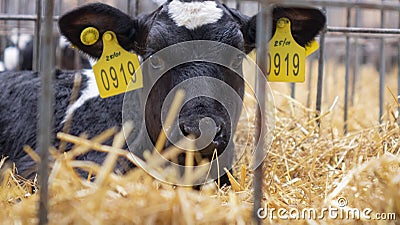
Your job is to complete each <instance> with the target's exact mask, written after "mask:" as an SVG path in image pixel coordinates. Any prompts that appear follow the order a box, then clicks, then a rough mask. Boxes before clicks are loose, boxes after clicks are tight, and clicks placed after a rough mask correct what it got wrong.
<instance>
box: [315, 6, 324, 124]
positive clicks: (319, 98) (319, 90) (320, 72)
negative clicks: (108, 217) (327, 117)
mask: <svg viewBox="0 0 400 225" xmlns="http://www.w3.org/2000/svg"><path fill="white" fill-rule="evenodd" d="M322 10H323V11H324V12H326V9H325V8H323V9H322ZM319 45H320V47H319V59H318V84H317V99H316V103H315V104H316V106H315V110H316V111H317V117H319V115H320V114H321V105H322V86H323V79H324V52H325V33H324V32H323V33H322V34H321V36H320V38H319ZM317 123H318V126H320V121H319V120H318V121H317Z"/></svg>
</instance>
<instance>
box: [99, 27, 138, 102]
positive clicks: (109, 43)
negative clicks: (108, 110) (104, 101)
mask: <svg viewBox="0 0 400 225" xmlns="http://www.w3.org/2000/svg"><path fill="white" fill-rule="evenodd" d="M93 72H94V75H95V77H96V83H97V87H98V88H99V93H100V97H101V98H108V97H111V96H115V95H119V94H122V93H125V92H128V91H132V90H136V89H139V88H142V87H143V76H142V71H141V69H140V63H139V58H138V56H137V55H136V54H134V53H130V52H128V51H126V50H125V49H123V48H122V47H121V46H120V45H119V43H118V40H117V36H116V35H115V33H114V32H112V31H107V32H105V33H104V34H103V53H102V55H101V57H100V59H99V61H98V62H97V63H96V64H95V65H93Z"/></svg>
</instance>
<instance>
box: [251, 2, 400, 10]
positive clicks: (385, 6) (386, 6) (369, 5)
mask: <svg viewBox="0 0 400 225" xmlns="http://www.w3.org/2000/svg"><path fill="white" fill-rule="evenodd" d="M253 1H254V0H253ZM274 3H275V4H279V5H290V6H310V5H312V6H322V7H324V8H326V7H345V8H363V9H378V10H393V11H398V10H400V5H399V4H397V3H393V2H384V3H373V2H358V1H356V0H353V1H346V0H336V1H332V0H302V1H301V0H275V1H274Z"/></svg>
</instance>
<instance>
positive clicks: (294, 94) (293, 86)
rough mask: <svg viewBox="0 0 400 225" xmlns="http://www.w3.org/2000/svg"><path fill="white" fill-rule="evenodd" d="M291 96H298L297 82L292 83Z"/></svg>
mask: <svg viewBox="0 0 400 225" xmlns="http://www.w3.org/2000/svg"><path fill="white" fill-rule="evenodd" d="M290 97H291V98H293V99H295V98H296V83H290Z"/></svg>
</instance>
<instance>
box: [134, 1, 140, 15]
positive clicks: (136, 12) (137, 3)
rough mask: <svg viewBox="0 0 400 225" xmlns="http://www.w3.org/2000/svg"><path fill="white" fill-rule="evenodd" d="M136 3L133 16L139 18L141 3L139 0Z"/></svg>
mask: <svg viewBox="0 0 400 225" xmlns="http://www.w3.org/2000/svg"><path fill="white" fill-rule="evenodd" d="M134 2H135V9H134V11H133V15H135V16H138V15H139V7H140V2H139V0H134Z"/></svg>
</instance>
